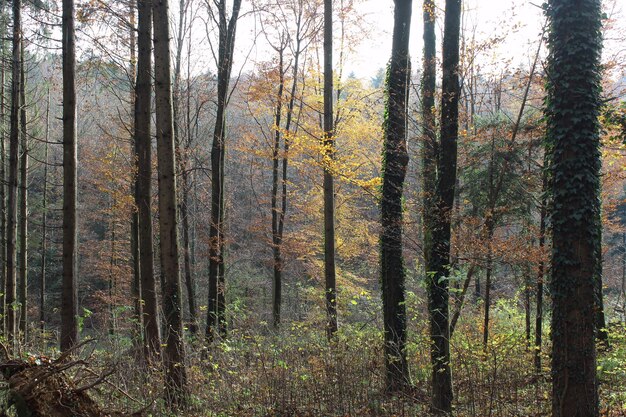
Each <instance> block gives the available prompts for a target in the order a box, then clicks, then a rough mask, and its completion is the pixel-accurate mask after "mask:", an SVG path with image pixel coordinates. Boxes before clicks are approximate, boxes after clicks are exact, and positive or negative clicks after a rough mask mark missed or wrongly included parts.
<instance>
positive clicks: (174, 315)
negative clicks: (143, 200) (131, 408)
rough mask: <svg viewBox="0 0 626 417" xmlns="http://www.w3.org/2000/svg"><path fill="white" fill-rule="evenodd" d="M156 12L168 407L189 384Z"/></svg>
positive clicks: (170, 134) (165, 69)
mask: <svg viewBox="0 0 626 417" xmlns="http://www.w3.org/2000/svg"><path fill="white" fill-rule="evenodd" d="M152 13H153V16H152V18H153V26H154V38H153V41H154V83H155V96H156V100H155V103H156V120H157V126H156V130H157V132H156V133H157V134H156V136H157V157H158V178H159V228H160V229H159V237H160V241H159V249H160V255H161V256H160V257H161V274H162V276H163V289H164V291H163V313H164V315H165V331H166V347H165V357H164V359H165V388H166V401H167V403H168V405H169V406H170V408H173V409H176V408H179V407H181V406H183V405H184V404H185V403H186V400H187V398H186V397H187V389H188V388H187V368H186V365H185V345H184V340H183V320H182V303H181V295H182V294H181V282H180V265H179V248H178V213H177V212H178V210H177V208H178V206H177V199H176V162H175V155H174V142H175V139H174V120H173V108H172V82H171V79H172V78H171V64H170V61H171V59H170V30H169V20H168V18H169V4H168V0H153V2H152Z"/></svg>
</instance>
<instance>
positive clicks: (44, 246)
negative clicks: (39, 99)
mask: <svg viewBox="0 0 626 417" xmlns="http://www.w3.org/2000/svg"><path fill="white" fill-rule="evenodd" d="M49 140H50V88H48V99H47V101H46V134H45V141H46V142H45V145H44V146H45V147H44V165H43V197H42V214H41V276H40V288H39V291H40V292H39V325H40V326H41V327H40V328H41V336H42V338H43V337H44V335H45V331H46V266H47V265H46V263H47V251H48V236H47V232H48V142H49Z"/></svg>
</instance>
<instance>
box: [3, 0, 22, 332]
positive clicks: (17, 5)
mask: <svg viewBox="0 0 626 417" xmlns="http://www.w3.org/2000/svg"><path fill="white" fill-rule="evenodd" d="M21 8H22V2H21V1H20V0H13V45H12V46H13V55H12V62H11V116H10V117H11V119H10V133H9V184H8V188H9V193H8V194H9V196H8V213H7V259H6V261H7V273H6V311H7V329H6V331H7V339H8V340H9V342H10V343H12V344H14V343H15V341H16V331H17V322H16V314H15V312H16V305H15V303H16V301H17V300H16V296H17V291H16V287H17V285H16V278H17V277H16V261H17V248H16V244H17V236H16V235H17V175H18V153H19V145H20V143H19V142H20V139H19V137H20V133H19V130H20V124H19V117H20V111H19V110H20V109H19V107H20V106H19V104H20V88H21V87H20V84H21V77H20V62H21V49H20V46H21V39H22V21H21Z"/></svg>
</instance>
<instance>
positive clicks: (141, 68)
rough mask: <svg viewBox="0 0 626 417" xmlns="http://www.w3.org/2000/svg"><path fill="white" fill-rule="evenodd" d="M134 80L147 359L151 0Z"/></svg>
mask: <svg viewBox="0 0 626 417" xmlns="http://www.w3.org/2000/svg"><path fill="white" fill-rule="evenodd" d="M137 21H138V33H137V47H138V53H137V81H136V83H135V123H134V126H135V132H134V133H135V135H134V136H135V137H134V139H135V157H136V159H137V175H136V178H135V181H136V183H135V204H136V205H137V211H138V213H137V214H138V215H137V221H138V236H137V239H138V246H139V276H140V279H141V297H142V300H143V325H144V330H143V332H144V353H145V356H146V359H148V360H150V359H156V358H157V357H158V356H159V354H160V352H161V330H160V323H159V308H158V298H157V284H156V276H155V274H154V249H153V246H152V204H151V203H152V136H151V125H150V123H151V120H150V113H151V98H150V97H151V90H152V82H151V80H152V71H151V66H152V3H151V0H138V1H137Z"/></svg>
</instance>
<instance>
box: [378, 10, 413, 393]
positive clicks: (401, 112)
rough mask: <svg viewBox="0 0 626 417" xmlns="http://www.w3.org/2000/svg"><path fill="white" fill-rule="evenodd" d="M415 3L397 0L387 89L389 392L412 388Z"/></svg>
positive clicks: (384, 245) (384, 215)
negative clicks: (405, 245)
mask: <svg viewBox="0 0 626 417" xmlns="http://www.w3.org/2000/svg"><path fill="white" fill-rule="evenodd" d="M411 11H412V1H411V0H395V11H394V27H393V43H392V49H391V60H390V62H389V68H388V74H387V86H386V97H385V99H386V103H385V104H386V111H385V112H386V114H385V121H384V125H383V129H384V149H383V168H382V177H383V185H382V199H381V226H382V231H381V237H380V243H381V284H382V298H383V323H384V336H385V365H386V370H387V389H388V390H390V391H398V390H401V389H403V388H405V387H406V386H407V385H409V384H410V379H409V369H408V365H407V360H406V306H405V275H406V274H405V269H404V260H403V257H402V229H403V227H402V226H403V216H402V193H403V188H404V179H405V177H406V169H407V165H408V163H409V155H408V152H407V146H406V110H407V95H408V83H409V76H410V73H409V35H410V28H411Z"/></svg>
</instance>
